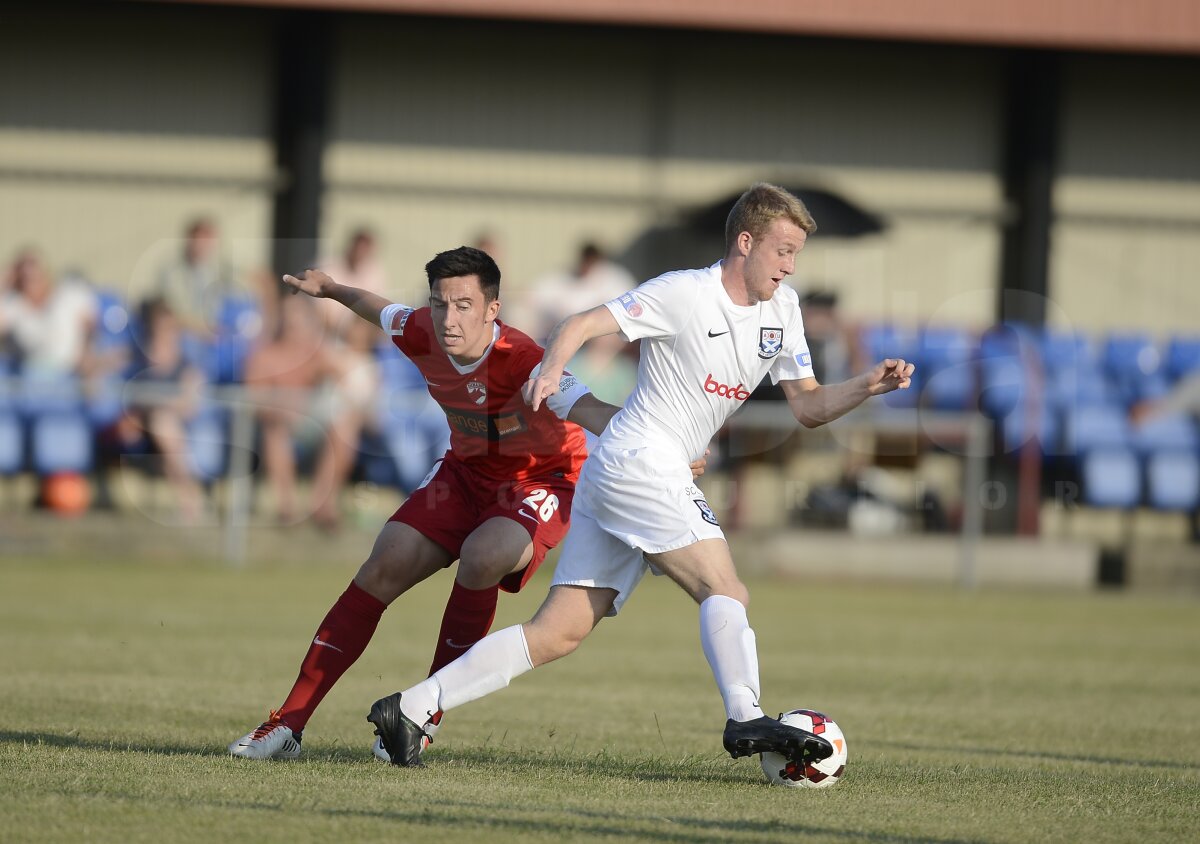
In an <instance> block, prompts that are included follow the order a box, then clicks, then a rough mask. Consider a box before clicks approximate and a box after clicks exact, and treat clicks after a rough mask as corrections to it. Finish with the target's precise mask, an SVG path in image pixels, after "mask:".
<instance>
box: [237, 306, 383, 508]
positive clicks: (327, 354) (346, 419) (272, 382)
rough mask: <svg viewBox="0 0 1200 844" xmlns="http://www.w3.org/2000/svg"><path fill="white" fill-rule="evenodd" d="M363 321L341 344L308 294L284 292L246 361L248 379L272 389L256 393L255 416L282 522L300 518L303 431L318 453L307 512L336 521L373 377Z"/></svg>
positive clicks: (369, 331)
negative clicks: (268, 332) (264, 337)
mask: <svg viewBox="0 0 1200 844" xmlns="http://www.w3.org/2000/svg"><path fill="white" fill-rule="evenodd" d="M360 322H361V320H360ZM364 327H365V329H366V330H350V331H348V333H347V335H346V340H345V342H344V344H343V345H342V346H341V347H334V346H332V345H329V344H327V343H325V342H323V339H322V332H321V330H320V329H321V323H320V317H319V315H318V314H317V312H316V310H315V309H314V307H313V303H312V300H310V299H308V298H303V297H298V296H286V295H285V296H284V297H283V299H282V301H281V303H280V321H279V325H278V328H277V330H276V333H275V335H274V336H273V337H271V338H270V339H269V340H268V341H266V342H265V343H263V344H261V345H260V346H258V347H257V348H256V349H255V350H254V351H253V352H252V353H251V355H250V358H249V360H248V361H247V364H246V384H247V385H248V386H251V387H256V388H259V389H263V390H271V391H273V392H271V393H264V394H263V396H262V398H261V399H260V401H261V408H260V410H259V421H260V424H261V426H262V448H263V453H262V460H263V466H264V469H265V471H266V474H267V480H268V483H269V484H270V486H271V489H272V492H273V494H274V499H275V504H276V508H277V517H278V519H279V522H280V523H281V524H292V523H294V522H296V521H297V520H298V518H299V517H298V514H297V497H296V490H295V487H296V477H297V465H296V439H297V437H303V438H304V439H307V440H309V441H311V443H312V444H314V445H317V448H318V449H319V452H320V453H319V456H318V462H317V467H316V470H315V473H314V477H313V485H312V501H311V506H310V508H309V512H310V513H311V515H312V517H313V520H314V521H315V522H316V523H317V525H318V526H320V527H322V528H328V529H333V528H336V527H337V525H338V522H339V511H338V494H339V492H340V489H341V486H342V485H343V484H344V483H345V480H346V477H347V475H348V474H349V471H350V469H351V468H352V467H353V464H354V459H355V454H356V450H357V448H358V439H359V435H360V433H361V430H362V425H363V421H364V419H365V417H366V412H367V410H368V408H369V407H370V404H371V401H372V399H373V398H374V393H375V386H376V383H377V375H376V373H375V362H374V359H373V357H372V356H371V353H370V350H371V347H372V345H373V343H374V333H375V329H374V328H373V327H372V326H370V325H366V324H365V323H364ZM322 389H323V390H324V391H325V392H324V393H323V394H322V393H321V390H322ZM318 443H319V445H318Z"/></svg>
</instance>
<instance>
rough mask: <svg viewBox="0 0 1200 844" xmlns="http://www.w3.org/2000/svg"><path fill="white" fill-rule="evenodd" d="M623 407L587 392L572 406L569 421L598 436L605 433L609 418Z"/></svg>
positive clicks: (568, 416) (568, 415)
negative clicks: (601, 399)
mask: <svg viewBox="0 0 1200 844" xmlns="http://www.w3.org/2000/svg"><path fill="white" fill-rule="evenodd" d="M620 409H621V408H619V407H617V406H616V405H615V404H609V403H608V402H606V401H600V399H598V398H596V397H595V396H594V395H592V394H591V393H585V394H584V395H582V396H580V397H579V399H578V400H577V401H576V402H575V404H574V405H572V406H571V412H570V413H568V414H567V421H568V422H574V423H575V424H576V425H578V426H579V427H580V428H585V429H587V430H589V431H591V432H592V433H593V434H595V435H596V436H600V435H601V434H603V433H604V429H605V428H607V427H608V423H609V420H611V419H612V418H613V417H614V416H616V415H617V411H619V410H620Z"/></svg>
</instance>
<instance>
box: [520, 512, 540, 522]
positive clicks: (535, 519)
mask: <svg viewBox="0 0 1200 844" xmlns="http://www.w3.org/2000/svg"><path fill="white" fill-rule="evenodd" d="M517 515H518V516H524V517H525V518H527V519H531V520H532V521H535V522H536V521H537V520H538V518H537V516H531V515H529V514H528V513H526V512H525V511H524V510H518V511H517Z"/></svg>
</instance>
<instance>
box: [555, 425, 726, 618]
mask: <svg viewBox="0 0 1200 844" xmlns="http://www.w3.org/2000/svg"><path fill="white" fill-rule="evenodd" d="M661 455H662V451H661V450H658V449H649V448H635V449H626V448H613V447H608V446H600V447H598V448H596V449H595V450H594V451H592V452H591V454H590V455H589V456H588V459H587V461H586V462H585V463H584V464H583V471H582V473H581V474H580V476H579V484H578V485H577V486H576V487H575V501H574V503H573V504H572V505H571V529H570V531H569V532H568V533H567V538H566V540H564V542H563V547H562V553H561V555H560V556H559V559H558V566H557V568H556V569H555V571H554V582H553V585H554V586H589V587H593V588H607V589H615V590H616V591H617V597H616V599H615V600H614V601H613V606H612V609H611V610H609V612H608V614H609V615H616V614H617V613H618V612H619V611H620V609H621V606H622V605H623V604H624V603H625V600H626V599H627V598H628V597H629V595H630V593H632V592H633V590H634V588H635V587H636V586H637V585H638V583H639V582H640V581H641V579H642V577H643V576H644V575H645V574H646V571H647V569H650V570H651V571H652V572H653V573H654V574H660V572H658V571H657V570H655V569H654V568H653V567H652V566H650V565H649V564H648V563H647V562H646V558H645V557H644V556H643V554H659V553H662V552H664V551H673V550H675V549H676V548H683V547H685V546H688V545H692V544H694V543H696V542H699V541H700V540H702V539H724V538H725V534H724V533H723V532H722V531H721V526H720V525H719V524H718V523H717V517H716V516H715V515H714V514H713V511H712V508H711V507H709V506H708V501H706V500H705V498H704V493H703V492H701V491H700V488H699V487H697V486H696V485H695V483H693V482H692V471H691V469H690V468H688V465H687V464H686V463H680V462H679V461H678V458H675V457H671V458H665V459H664V458H662V457H661ZM656 456H657V459H656Z"/></svg>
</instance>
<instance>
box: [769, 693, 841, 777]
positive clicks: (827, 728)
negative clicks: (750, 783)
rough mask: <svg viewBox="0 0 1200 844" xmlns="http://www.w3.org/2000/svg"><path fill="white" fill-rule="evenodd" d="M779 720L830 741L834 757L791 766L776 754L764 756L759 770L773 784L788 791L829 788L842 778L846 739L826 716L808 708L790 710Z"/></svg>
mask: <svg viewBox="0 0 1200 844" xmlns="http://www.w3.org/2000/svg"><path fill="white" fill-rule="evenodd" d="M779 720H780V721H782V722H783V723H785V724H787V725H788V726H791V727H799V728H800V729H801V730H808V731H809V732H810V733H814V734H815V735H818V736H821V737H822V738H827V739H829V741H830V742H832V744H833V755H832V756H830V757H829V758H828V759H822V760H821V761H820V762H817V763H816V764H814V765H793V764H792V763H790V762H788V760H787V759H786V758H785V757H784V756H783V755H781V754H779V753H763V754H761V758H762V769H763V773H764V774H766V775H767V779H768V780H770V781H771V783H772V784H773V785H784V786H787V787H788V788H829V786H831V785H835V784H836V783H837V781H838V780H840V779H841V778H842V774H843V773H845V771H846V758H847V757H846V737H845V736H844V735H842V728H841V727H839V726H838V725H837V724H835V723H834V722H833V719H832V718H830V717H829V716H828V715H822V714H821V713H820V712H813V711H812V710H811V709H793V710H792V711H791V712H785V713H783V714H782V715H780V716H779Z"/></svg>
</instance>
